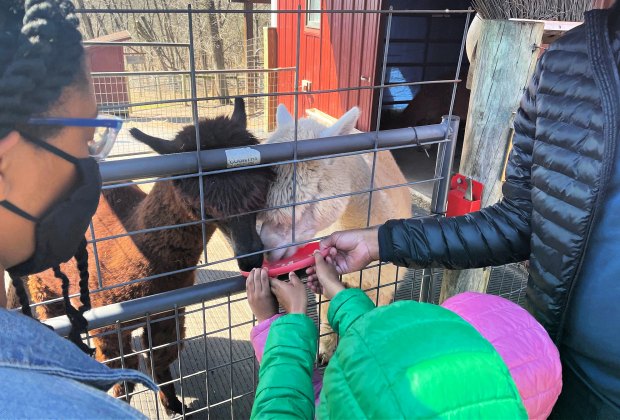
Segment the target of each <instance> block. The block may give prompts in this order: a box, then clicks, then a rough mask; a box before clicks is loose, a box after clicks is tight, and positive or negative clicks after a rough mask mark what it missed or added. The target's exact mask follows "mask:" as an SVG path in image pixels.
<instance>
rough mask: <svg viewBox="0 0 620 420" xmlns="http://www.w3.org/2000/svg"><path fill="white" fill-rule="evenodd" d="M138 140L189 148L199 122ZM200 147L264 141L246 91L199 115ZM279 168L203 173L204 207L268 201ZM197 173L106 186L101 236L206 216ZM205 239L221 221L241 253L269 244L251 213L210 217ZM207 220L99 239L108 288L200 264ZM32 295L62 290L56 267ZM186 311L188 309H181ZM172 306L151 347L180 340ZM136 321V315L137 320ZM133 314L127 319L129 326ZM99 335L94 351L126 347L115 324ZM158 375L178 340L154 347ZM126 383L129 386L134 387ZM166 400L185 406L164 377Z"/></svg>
mask: <svg viewBox="0 0 620 420" xmlns="http://www.w3.org/2000/svg"><path fill="white" fill-rule="evenodd" d="M131 134H132V135H133V136H134V137H135V138H136V139H138V140H139V141H141V142H143V143H145V144H147V145H149V146H150V147H151V148H152V149H153V150H155V151H156V152H158V153H160V154H170V153H178V152H183V151H191V150H192V149H194V150H195V148H196V137H195V129H194V126H188V127H185V128H184V129H183V130H181V131H180V132H179V133H178V134H177V136H176V138H175V139H174V140H173V141H166V140H162V139H158V138H155V137H151V136H148V135H146V134H144V133H142V132H141V131H139V130H136V129H133V130H131ZM200 140H201V148H202V149H215V148H223V147H238V146H248V145H254V144H257V143H258V141H257V140H256V139H255V138H254V137H253V136H252V135H251V134H250V133H249V132H248V131H247V130H246V115H245V109H244V104H243V101H242V100H241V99H237V100H236V101H235V111H234V112H233V115H232V117H231V118H228V117H218V118H215V119H212V120H204V121H202V122H200ZM272 178H273V173H272V171H271V169H270V168H261V169H252V170H244V171H235V172H232V173H227V174H217V175H207V176H204V177H203V188H204V202H203V204H204V208H205V212H206V213H207V215H206V217H207V218H222V217H227V216H234V215H237V214H243V213H247V212H251V211H255V210H259V209H262V208H264V205H265V199H266V196H267V190H268V188H269V184H270V182H271V181H272ZM198 182H199V179H198V178H197V177H190V178H185V179H179V180H173V181H161V182H157V183H156V184H155V185H154V187H153V189H152V191H151V192H150V193H149V194H148V195H147V194H145V193H144V192H143V191H141V190H140V189H139V188H138V187H136V186H132V187H123V188H116V189H112V190H106V191H105V192H104V194H103V195H102V197H101V200H100V202H99V208H98V209H97V213H96V214H95V216H94V218H93V223H94V227H95V232H96V237H97V238H103V237H108V236H113V235H118V234H123V233H126V232H132V231H137V230H141V229H146V228H153V227H160V226H171V225H176V224H181V223H187V222H190V221H196V220H200V193H199V184H198ZM205 228H206V237H207V240H209V239H210V238H211V235H212V234H213V232H214V231H215V229H216V228H220V229H221V230H222V231H223V233H224V234H225V235H226V236H227V238H228V240H229V241H230V243H231V245H232V247H233V249H234V251H235V255H243V254H247V253H252V252H257V251H261V250H262V249H263V245H262V243H261V241H260V238H259V236H258V234H257V232H256V215H255V214H251V215H245V216H238V217H232V218H228V219H223V220H220V221H215V222H209V223H206V225H205ZM202 251H203V247H202V228H201V225H200V224H196V225H192V226H187V227H181V228H174V229H165V230H160V231H156V232H150V233H143V234H138V235H134V236H125V237H121V238H118V239H112V240H106V241H102V242H98V243H97V253H98V257H99V265H100V267H101V277H102V279H101V282H102V285H103V287H104V288H106V287H111V286H114V285H117V284H121V283H125V282H128V281H130V280H134V279H141V278H144V277H148V276H153V275H157V274H161V273H166V272H170V271H174V270H180V269H185V268H190V267H193V266H195V265H196V264H198V261H199V258H200V256H201V254H202ZM238 264H239V267H240V268H241V269H242V270H250V269H252V268H254V267H259V266H261V265H262V255H261V254H260V253H259V254H258V255H256V256H251V257H247V258H242V259H239V260H238ZM89 267H90V288H91V290H92V289H98V288H99V285H98V283H97V270H96V265H95V258H94V255H93V252H92V246H91V245H89ZM63 270H65V272H66V273H68V274H69V275H70V277H72V278H76V277H77V270H76V267H75V266H72V264H70V263H69V264H65V265H64V266H63ZM194 279H195V271H186V272H182V273H179V274H174V275H167V276H164V277H159V278H156V279H152V280H147V281H143V282H138V283H134V284H131V285H126V286H121V287H117V288H112V289H110V290H105V291H102V292H96V293H92V295H91V299H92V304H93V307H98V306H104V305H107V304H110V303H115V302H121V301H126V300H129V299H135V298H140V297H143V296H147V295H152V294H156V293H161V292H165V291H169V290H172V289H177V288H181V287H188V286H191V285H193V284H194ZM72 287H73V288H72V290H71V292H72V293H76V292H78V288H77V281H75V282H73V284H72ZM28 288H29V291H30V295H31V297H32V299H33V300H34V301H35V302H43V301H46V300H49V299H52V298H57V297H59V296H61V288H60V282H59V281H58V280H57V279H56V278H55V277H54V274H53V272H52V271H46V272H44V273H41V274H39V275H36V276H32V277H31V278H30V279H29V281H28ZM180 311H181V312H182V310H180ZM37 313H38V316H39V318H40V319H47V318H51V317H54V316H58V315H62V314H64V308H63V306H62V304H61V303H60V304H51V305H43V306H38V307H37ZM170 315H172V314H171V313H167V314H163V315H160V316H157V317H153V321H154V322H152V326H151V340H152V345H153V347H157V346H160V345H163V344H166V343H170V342H175V341H176V339H177V337H176V321H175V319H174V318H172V319H167V320H162V321H158V319H161V318H164V317H165V316H170ZM179 323H180V329H181V331H180V333H181V338H183V337H184V317H183V316H180V317H179ZM134 324H135V323H134ZM131 325H132V323H131V322H129V323H127V324H126V325H124V327H126V326H131ZM105 333H108V334H107V335H102V336H101V335H100V336H98V337H96V338H94V340H93V343H94V345H95V347H96V358H97V360H99V361H101V362H103V361H108V360H112V359H114V358H118V357H119V356H120V355H121V352H120V348H119V347H120V346H119V339H118V335H117V334H116V332H115V328H114V327H106V328H101V329H99V330H96V331H94V334H105ZM122 342H123V349H122V350H123V354H124V355H126V354H130V353H131V352H132V350H131V348H130V342H131V329H128V330H126V331H123V333H122ZM142 344H143V347H144V348H148V344H149V341H148V336H147V331H146V328H145V332H144V334H143V336H142ZM153 357H154V360H153V366H154V367H155V371H154V372H153V377H154V379H155V380H156V381H157V382H158V383H160V384H162V383H166V382H169V381H171V380H172V375H171V372H170V364H171V363H172V362H173V361H174V360H176V358H177V348H176V346H175V345H173V346H168V347H165V348H163V349H161V350H156V351H154V352H153ZM110 365H111V366H112V367H120V366H121V362H120V360H116V361H114V360H113V361H111V362H110ZM124 365H125V367H127V368H133V369H136V368H138V358H137V356H132V357H128V358H125V361H124ZM132 388H133V387H131V389H127V392H131V391H132ZM113 392H114V394H115V395H116V396H121V395H124V394H125V389H124V387H123V386H122V385H116V386H115V388H114V389H113ZM160 398H161V401H162V403H163V405H164V407H165V408H166V410H167V411H169V412H170V411H174V412H177V413H181V412H182V410H183V406H182V403H181V402H180V401H179V399H178V398H177V397H176V393H175V390H174V385H173V384H168V385H164V386H162V387H161V391H160Z"/></svg>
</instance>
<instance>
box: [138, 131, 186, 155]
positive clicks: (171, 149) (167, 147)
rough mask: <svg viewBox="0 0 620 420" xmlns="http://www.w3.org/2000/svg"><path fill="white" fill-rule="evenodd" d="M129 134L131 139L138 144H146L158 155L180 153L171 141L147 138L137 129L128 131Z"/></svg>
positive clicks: (147, 136)
mask: <svg viewBox="0 0 620 420" xmlns="http://www.w3.org/2000/svg"><path fill="white" fill-rule="evenodd" d="M129 133H130V134H131V135H132V136H133V138H135V139H136V140H138V141H139V142H142V143H144V144H146V145H147V146H148V147H150V148H151V149H153V150H154V151H156V152H157V153H159V154H160V155H169V154H171V153H179V152H180V150H179V148H178V147H177V145H176V144H175V142H173V141H170V140H164V139H160V138H158V137H153V136H149V135H148V134H146V133H144V132H142V131H140V130H138V129H137V128H132V129H131V130H129Z"/></svg>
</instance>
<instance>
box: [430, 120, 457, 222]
mask: <svg viewBox="0 0 620 420" xmlns="http://www.w3.org/2000/svg"><path fill="white" fill-rule="evenodd" d="M460 120H461V119H460V118H459V117H457V116H456V115H453V116H452V117H449V116H446V115H444V116H443V117H441V123H442V124H444V125H446V130H447V132H446V139H447V140H449V141H445V142H443V143H440V144H439V149H438V150H437V164H436V166H435V178H439V181H438V182H435V186H434V187H433V199H432V201H431V213H433V214H438V215H443V214H446V210H447V203H448V190H449V189H450V176H451V175H452V174H451V172H452V162H453V161H454V151H455V150H456V136H457V134H458V132H459V122H460Z"/></svg>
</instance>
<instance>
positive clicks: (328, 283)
mask: <svg viewBox="0 0 620 420" xmlns="http://www.w3.org/2000/svg"><path fill="white" fill-rule="evenodd" d="M307 272H308V274H309V276H308V287H309V288H310V290H312V291H313V292H314V293H319V294H322V295H324V296H325V297H326V298H327V299H332V298H333V297H334V296H336V294H338V292H340V291H341V290H344V285H343V284H342V282H341V281H340V277H339V275H338V271H337V269H336V266H334V265H332V264H329V263H328V262H327V261H325V260H324V259H323V256H322V255H321V253H320V252H318V251H317V252H315V253H314V267H310V268H309V269H308V270H307Z"/></svg>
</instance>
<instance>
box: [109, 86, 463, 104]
mask: <svg viewBox="0 0 620 420" xmlns="http://www.w3.org/2000/svg"><path fill="white" fill-rule="evenodd" d="M458 82H461V80H460V79H453V80H452V79H449V80H429V81H422V82H403V83H387V84H383V85H374V86H354V87H348V88H336V89H319V90H313V91H308V92H303V91H289V92H272V93H253V94H244V95H237V97H239V98H267V97H273V96H275V97H278V98H280V97H282V96H310V95H321V94H325V93H342V92H353V91H355V92H359V91H362V90H379V89H386V88H396V87H406V86H422V85H433V84H447V83H452V84H454V83H458ZM221 99H230V97H228V96H199V97H191V98H178V99H167V100H163V101H146V102H132V103H118V104H114V105H100V106H99V109H100V110H109V109H116V110H118V109H124V108H132V107H139V106H146V105H165V104H173V103H186V102H203V101H214V100H221Z"/></svg>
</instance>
